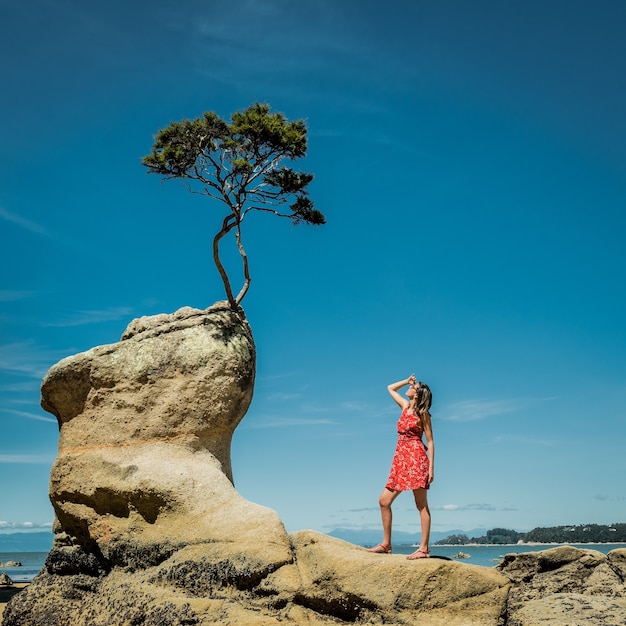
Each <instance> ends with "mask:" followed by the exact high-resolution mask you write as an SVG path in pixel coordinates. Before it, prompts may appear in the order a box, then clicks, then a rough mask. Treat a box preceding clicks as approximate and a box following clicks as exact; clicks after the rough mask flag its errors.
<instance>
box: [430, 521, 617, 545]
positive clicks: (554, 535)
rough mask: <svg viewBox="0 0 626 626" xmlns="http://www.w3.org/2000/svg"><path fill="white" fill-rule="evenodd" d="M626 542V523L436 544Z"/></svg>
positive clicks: (496, 533)
mask: <svg viewBox="0 0 626 626" xmlns="http://www.w3.org/2000/svg"><path fill="white" fill-rule="evenodd" d="M519 542H523V543H626V524H609V525H608V526H604V525H602V524H580V525H578V526H550V527H547V528H541V527H540V528H533V530H531V531H529V532H527V533H520V532H518V531H516V530H510V529H508V528H494V529H492V530H488V531H487V534H486V535H485V536H483V537H468V536H467V535H464V534H460V535H450V536H449V537H446V538H445V539H441V540H440V541H437V542H435V543H436V545H439V546H460V545H464V544H470V543H478V544H481V543H482V544H511V543H519Z"/></svg>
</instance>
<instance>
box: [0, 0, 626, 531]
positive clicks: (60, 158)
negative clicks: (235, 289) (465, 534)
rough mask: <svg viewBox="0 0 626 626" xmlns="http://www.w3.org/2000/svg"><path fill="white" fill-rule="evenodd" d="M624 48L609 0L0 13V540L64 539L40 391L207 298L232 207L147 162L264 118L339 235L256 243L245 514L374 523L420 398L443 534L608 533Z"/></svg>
mask: <svg viewBox="0 0 626 626" xmlns="http://www.w3.org/2000/svg"><path fill="white" fill-rule="evenodd" d="M625 26H626V4H624V3H623V2H621V1H618V0H615V1H613V2H612V1H600V2H593V3H592V2H582V1H577V0H567V1H565V0H563V1H561V0H552V1H550V2H545V1H535V0H525V1H524V2H521V1H519V2H518V1H514V0H511V1H508V2H498V1H495V0H494V1H482V0H477V1H475V2H471V3H470V2H463V1H460V0H459V1H448V0H441V1H439V2H426V1H422V0H414V1H396V2H386V3H383V2H373V1H371V0H344V1H341V2H337V1H336V0H311V1H310V2H307V3H297V2H290V1H287V0H263V1H260V0H259V1H254V0H213V1H208V0H207V1H204V2H201V1H199V0H190V1H187V2H184V3H178V4H175V3H171V2H165V1H163V0H156V1H152V2H149V3H148V2H134V3H129V2H119V1H117V0H112V1H109V2H106V3H85V2H79V1H78V0H55V1H54V2H53V1H52V0H21V1H20V2H17V1H16V0H12V1H7V0H1V1H0V54H1V58H3V59H4V63H3V71H2V75H1V78H0V80H1V81H2V82H1V89H0V113H1V115H0V124H1V125H2V126H1V133H2V134H1V137H2V143H1V146H2V149H1V150H0V171H1V172H2V174H1V176H0V233H1V241H2V245H1V246H0V255H1V256H0V259H1V261H2V267H3V269H2V274H1V275H0V276H1V282H0V428H1V431H0V432H1V436H0V472H1V475H2V497H1V498H0V501H1V503H0V529H4V530H5V531H7V530H9V531H13V530H21V529H23V528H25V527H28V528H35V529H37V528H40V527H42V526H43V527H47V526H46V525H48V526H49V524H50V522H51V521H52V518H53V512H52V508H51V506H50V504H49V502H48V499H47V489H48V476H49V471H50V466H51V464H52V462H53V460H54V457H55V454H56V444H57V436H58V431H57V426H56V420H55V419H54V417H53V416H51V415H48V414H47V413H45V412H44V411H43V410H42V409H41V408H40V407H39V385H40V382H41V379H42V377H43V375H44V374H45V372H46V371H47V369H48V368H49V367H50V366H51V365H53V364H54V363H56V362H57V361H58V360H60V359H61V358H63V357H65V356H68V355H71V354H75V353H77V352H81V351H84V350H87V349H89V348H91V347H93V346H96V345H101V344H107V343H113V342H115V341H117V340H118V339H119V337H120V335H121V334H122V332H123V330H124V329H125V327H126V326H127V324H128V323H129V322H130V321H131V320H132V319H133V318H135V317H138V316H141V315H152V314H157V313H169V312H173V311H175V310H177V309H178V308H180V307H182V306H193V307H197V308H205V307H207V306H209V305H211V304H213V303H214V302H215V301H217V300H222V299H223V298H224V295H223V290H222V286H221V283H220V281H219V277H218V275H217V272H216V270H215V268H214V266H213V263H212V260H211V257H210V241H211V239H212V236H213V234H214V232H215V231H216V229H217V228H218V227H219V224H220V223H221V219H222V215H223V212H222V208H221V206H220V205H219V203H217V202H216V201H212V200H208V199H206V198H200V197H197V196H192V195H190V194H188V193H187V192H186V191H185V190H184V189H183V188H182V187H180V186H179V185H178V184H177V183H175V182H170V183H166V184H161V183H160V181H159V179H158V178H157V177H155V176H148V175H147V174H146V171H145V169H144V168H142V166H141V165H140V159H141V157H142V156H143V155H144V154H147V153H148V152H149V151H150V149H151V146H152V138H153V135H154V134H155V133H156V132H157V131H158V130H159V129H160V128H162V127H164V126H166V125H167V124H169V123H170V122H171V121H175V120H176V121H177V120H181V119H183V118H185V117H196V116H199V115H201V114H202V113H203V112H204V111H206V110H213V111H216V112H217V113H218V114H220V115H222V116H224V117H228V116H229V115H230V114H231V113H232V112H233V111H235V110H237V109H241V108H244V107H246V106H248V105H250V104H251V103H253V102H255V101H261V102H267V103H269V104H270V105H271V106H272V108H273V109H274V110H279V111H282V112H284V113H285V115H286V116H287V117H288V118H290V119H297V118H305V119H306V121H307V124H308V127H309V152H308V155H307V157H306V158H305V159H304V160H303V161H301V162H300V163H299V167H301V168H302V169H303V170H305V171H311V172H313V173H314V174H315V180H314V181H313V183H312V184H311V187H310V188H311V194H312V198H313V199H314V200H315V202H316V206H317V207H318V208H319V209H320V210H322V211H323V212H324V213H325V214H326V217H327V220H328V223H327V225H326V226H324V227H321V228H311V227H306V226H299V227H293V226H291V225H290V224H289V223H288V222H286V221H282V220H279V219H272V218H270V217H269V216H268V215H263V214H259V215H257V216H255V217H254V219H252V220H251V221H250V222H249V223H248V224H247V227H248V228H247V230H246V231H245V232H244V236H245V237H246V247H247V251H248V254H249V258H250V263H251V271H252V276H253V283H252V287H251V290H250V292H249V294H248V296H247V297H246V299H245V300H244V308H245V310H246V313H247V315H248V318H249V320H250V323H251V325H252V328H253V332H254V335H255V340H256V344H257V349H258V367H257V383H256V388H255V397H254V400H253V404H252V406H251V408H250V410H249V412H248V415H247V416H246V418H245V419H244V421H243V422H242V424H241V425H240V426H239V428H238V429H237V431H236V433H235V437H234V441H233V449H232V459H233V468H234V476H235V484H236V487H237V489H238V490H239V492H240V493H241V494H242V495H243V496H244V497H246V498H248V499H249V500H252V501H254V502H258V503H261V504H264V505H267V506H269V507H271V508H273V509H275V510H276V511H278V513H279V514H280V516H281V518H282V519H283V521H284V522H285V525H286V527H287V530H288V531H295V530H300V529H304V528H311V529H315V530H319V531H322V532H328V531H330V530H332V529H333V528H337V527H343V528H352V529H358V528H377V527H379V526H380V521H379V513H378V507H377V498H378V494H379V492H380V491H381V489H382V487H383V485H384V483H385V480H386V477H387V473H388V470H389V465H390V462H391V457H392V454H393V448H394V445H395V437H396V435H395V421H396V419H397V416H398V411H397V408H396V406H395V404H394V403H393V401H392V400H391V398H390V397H389V396H388V394H387V391H386V386H387V384H388V383H390V382H393V381H396V380H399V379H401V378H405V377H406V376H408V375H409V374H410V373H412V372H415V373H416V375H417V377H418V378H419V379H420V380H424V381H426V382H427V383H428V384H429V385H430V386H431V389H432V390H433V394H434V403H433V409H432V412H433V429H434V435H435V442H436V446H437V459H436V478H435V483H434V484H433V488H432V490H431V493H430V495H429V498H430V504H431V508H432V514H433V529H434V530H437V531H445V530H449V529H472V528H476V527H483V528H494V527H500V526H504V527H508V528H515V529H518V530H526V529H531V528H533V527H536V526H550V525H560V524H577V523H590V522H592V523H612V522H624V521H626V510H625V509H626V486H625V485H626V481H625V480H624V476H625V474H626V461H625V456H624V454H623V445H624V441H625V440H626V427H625V425H624V424H625V420H624V416H625V408H624V407H625V406H626V337H625V331H624V320H625V319H626V297H625V285H626V280H625V279H626V276H625V273H626V246H624V243H623V237H624V232H625V227H626V217H625V213H624V206H625V203H626V176H625V174H626V149H625V146H626V116H624V111H625V110H626V87H625V82H624V76H623V70H624V63H625V62H626V39H625V38H624V37H623V32H624V27H625ZM233 245H234V244H233ZM231 272H232V273H233V276H234V277H235V278H234V280H233V282H234V283H235V285H236V286H238V284H239V283H238V280H239V278H238V274H237V266H236V264H233V265H231ZM411 502H412V498H411V497H410V495H408V494H405V495H403V496H402V497H401V498H400V499H398V500H397V501H396V503H395V505H394V507H395V508H394V511H395V518H394V519H395V525H396V528H398V529H402V530H406V531H410V532H417V531H418V530H419V522H418V517H417V515H416V513H415V511H414V509H413V507H412V504H411Z"/></svg>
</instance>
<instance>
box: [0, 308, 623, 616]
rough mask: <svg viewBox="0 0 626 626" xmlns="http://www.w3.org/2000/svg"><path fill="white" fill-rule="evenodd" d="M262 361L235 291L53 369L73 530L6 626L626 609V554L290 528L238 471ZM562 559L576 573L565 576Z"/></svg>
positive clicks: (66, 528)
mask: <svg viewBox="0 0 626 626" xmlns="http://www.w3.org/2000/svg"><path fill="white" fill-rule="evenodd" d="M254 376H255V348H254V343H253V339H252V335H251V332H250V329H249V327H248V324H247V322H246V320H245V318H244V317H243V314H238V313H235V312H233V311H231V310H230V309H228V308H227V307H226V306H224V305H219V304H218V305H215V306H214V307H211V308H210V309H207V310H206V311H198V310H195V309H188V308H187V309H181V310H180V311H178V312H177V313H175V314H173V315H159V316H155V317H150V318H141V319H139V320H135V321H133V322H132V323H131V324H130V326H129V327H128V329H127V330H126V332H125V333H124V334H123V336H122V339H121V341H119V342H118V343H115V344H112V345H108V346H100V347H97V348H93V349H92V350H89V351H87V352H85V353H82V354H78V355H76V356H73V357H69V358H67V359H64V360H62V361H60V362H59V363H58V364H57V365H55V366H54V367H53V368H51V370H50V371H49V372H48V374H47V375H46V377H45V379H44V381H43V384H42V406H43V407H44V408H45V409H46V410H48V411H50V412H51V413H53V414H54V415H56V417H57V418H58V421H59V427H60V437H59V454H58V458H57V460H56V462H55V464H54V466H53V468H52V472H51V480H50V498H51V501H52V504H53V506H54V509H55V512H56V517H57V519H56V521H55V528H54V530H55V540H54V544H53V547H52V550H51V551H50V554H49V555H48V558H47V560H46V564H45V567H44V570H43V571H42V572H41V573H40V574H39V575H38V576H37V577H36V578H35V580H34V581H33V582H32V583H31V584H30V585H29V586H28V587H27V588H26V589H25V590H24V591H22V592H20V593H19V594H18V595H17V596H15V597H13V598H12V599H11V601H10V602H9V604H8V605H7V608H6V610H5V613H4V616H3V620H4V621H3V626H82V625H84V626H105V625H107V626H109V625H110V626H117V625H122V624H135V625H141V626H178V625H183V624H185V625H206V626H208V625H209V624H211V625H219V624H238V625H243V626H247V625H258V626H279V625H280V626H284V625H285V624H319V625H322V624H338V623H351V622H356V623H363V624H397V625H409V624H416V623H422V624H427V625H441V626H444V625H445V626H465V625H469V624H473V625H477V626H504V625H505V624H509V625H513V624H515V625H516V626H530V625H531V624H539V623H542V624H543V623H545V621H541V619H540V618H539V617H538V615H540V614H541V612H542V611H547V612H548V614H550V615H556V612H557V609H558V607H559V606H561V608H563V607H564V606H565V604H563V603H564V602H569V603H572V602H573V603H574V604H575V608H574V613H570V614H569V615H568V618H569V619H568V621H567V623H568V624H569V626H573V625H574V624H577V623H582V622H577V621H576V619H574V618H575V617H576V616H577V615H578V614H581V615H584V614H585V611H589V610H592V611H596V610H599V609H598V607H600V605H601V606H602V607H603V610H610V611H613V612H612V613H611V615H614V616H617V617H619V615H621V616H622V618H623V617H624V615H625V614H624V612H623V611H624V608H623V598H624V590H623V586H624V583H623V577H624V561H625V559H624V555H623V554H621V555H620V554H617V555H613V556H611V555H610V558H609V559H606V557H604V560H602V558H600V557H597V555H596V553H593V555H591V556H589V555H587V552H586V551H585V553H584V554H583V555H582V556H577V557H576V558H574V557H573V556H572V554H573V553H567V554H566V555H565V556H563V555H560V556H556V557H552V556H550V557H532V558H535V559H537V560H536V561H532V560H526V561H524V560H518V559H515V558H513V559H508V560H506V561H505V562H504V564H503V565H502V567H501V568H500V571H498V570H497V569H495V568H486V567H479V566H474V565H468V564H465V563H458V562H454V561H446V560H440V559H422V560H419V561H407V560H406V559H405V558H404V557H403V556H401V555H378V554H371V553H369V552H367V551H365V550H364V549H363V548H359V547H357V546H354V545H352V544H349V543H347V542H344V541H341V540H338V539H333V538H331V537H328V536H325V535H322V534H319V533H315V532H312V531H301V532H298V533H294V534H292V535H290V536H288V535H287V534H286V532H285V529H284V527H283V524H282V522H281V521H280V519H279V518H278V516H277V515H276V513H275V512H273V511H271V510H269V509H267V508H265V507H262V506H259V505H256V504H253V503H251V502H248V501H246V500H244V499H243V498H241V497H240V496H239V494H238V493H237V492H236V491H235V488H234V486H233V484H232V472H231V465H230V442H231V438H232V434H233V431H234V429H235V427H236V426H237V424H238V423H239V421H240V420H241V419H242V417H243V416H244V414H245V412H246V410H247V408H248V405H249V403H250V401H251V398H252V392H253V384H254ZM559 554H560V553H559ZM612 554H613V553H612ZM542 558H543V560H541V559H542ZM576 563H578V565H576ZM563 567H565V568H568V569H566V570H563V569H562V568H563ZM548 572H556V575H557V576H561V574H559V572H565V573H563V576H562V578H563V580H562V581H561V582H560V583H559V584H555V586H553V587H550V588H548V587H547V586H546V585H547V583H546V582H545V580H544V578H546V576H547V573H548ZM583 572H586V575H585V576H583ZM544 574H545V575H546V576H544ZM567 576H572V577H573V578H574V579H575V580H576V585H577V586H576V585H574V586H573V587H571V588H570V587H568V586H567V584H566V580H567ZM610 576H612V578H607V577H610ZM583 579H584V581H586V582H581V581H583ZM533 581H536V584H535V582H533ZM572 584H573V583H572ZM620 585H621V586H620ZM563 593H566V594H568V595H567V598H565V597H563V596H562V594H563ZM581 598H582V600H581ZM583 600H584V601H585V602H586V604H585V602H583ZM559 603H560V604H559ZM568 606H569V605H568ZM589 606H591V609H589ZM576 611H578V613H576ZM620 611H622V612H621V613H620ZM617 617H616V619H617ZM533 620H535V621H533ZM550 623H557V624H558V623H560V622H550ZM562 623H565V622H562ZM607 623H617V622H607Z"/></svg>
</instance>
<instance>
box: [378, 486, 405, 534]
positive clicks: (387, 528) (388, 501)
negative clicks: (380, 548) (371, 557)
mask: <svg viewBox="0 0 626 626" xmlns="http://www.w3.org/2000/svg"><path fill="white" fill-rule="evenodd" d="M400 493H401V492H400V491H392V490H391V489H387V488H386V487H385V489H384V490H383V492H382V493H381V494H380V497H379V498H378V504H379V506H380V516H381V518H382V521H383V541H382V543H383V545H385V546H390V545H391V523H392V519H393V514H392V512H391V505H392V504H393V501H394V500H395V499H396V498H397V497H398V496H399V495H400Z"/></svg>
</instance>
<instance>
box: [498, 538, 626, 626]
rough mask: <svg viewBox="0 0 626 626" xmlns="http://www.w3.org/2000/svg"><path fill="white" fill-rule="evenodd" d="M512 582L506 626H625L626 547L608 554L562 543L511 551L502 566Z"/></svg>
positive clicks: (499, 567) (501, 569) (499, 568)
mask: <svg viewBox="0 0 626 626" xmlns="http://www.w3.org/2000/svg"><path fill="white" fill-rule="evenodd" d="M497 569H498V570H500V571H501V572H502V573H503V574H504V575H505V576H506V577H507V578H508V579H509V580H510V581H511V583H512V588H511V592H510V594H509V600H508V621H507V625H508V626H539V625H542V626H544V625H545V624H550V625H551V626H553V625H554V626H559V625H563V626H576V625H577V624H585V625H589V626H595V625H597V626H618V625H619V626H624V624H626V586H625V584H624V579H625V574H626V550H624V549H619V550H613V551H611V552H609V554H608V555H604V554H602V553H601V552H597V551H595V550H580V549H578V548H574V547H572V546H560V547H558V548H553V549H551V550H544V551H541V552H528V553H523V554H508V555H506V556H505V558H504V560H503V561H502V562H501V563H500V564H499V565H498V567H497Z"/></svg>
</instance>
